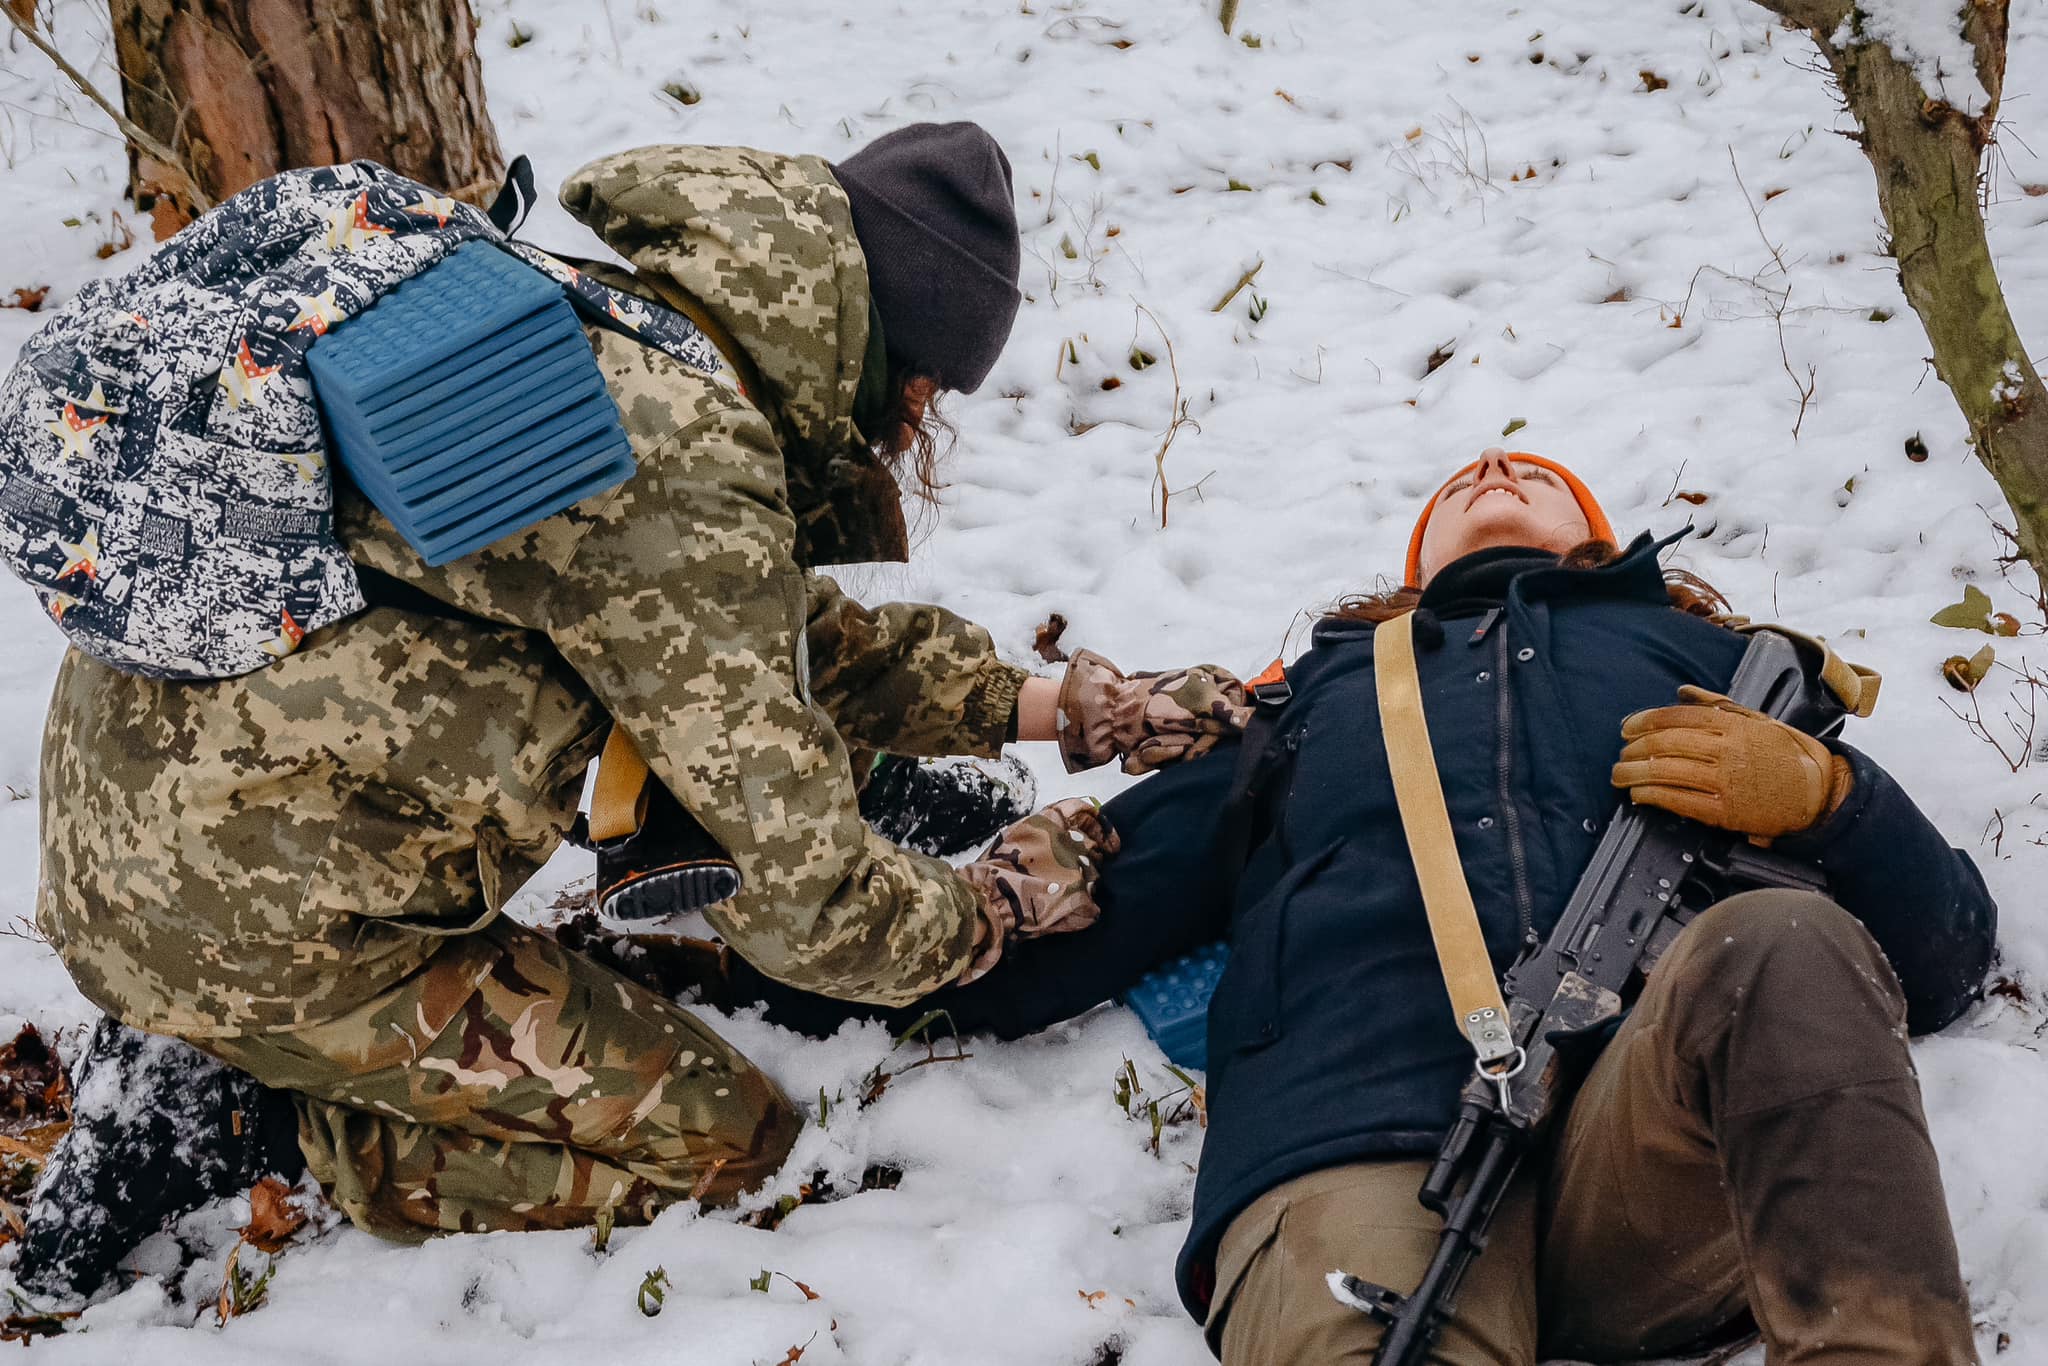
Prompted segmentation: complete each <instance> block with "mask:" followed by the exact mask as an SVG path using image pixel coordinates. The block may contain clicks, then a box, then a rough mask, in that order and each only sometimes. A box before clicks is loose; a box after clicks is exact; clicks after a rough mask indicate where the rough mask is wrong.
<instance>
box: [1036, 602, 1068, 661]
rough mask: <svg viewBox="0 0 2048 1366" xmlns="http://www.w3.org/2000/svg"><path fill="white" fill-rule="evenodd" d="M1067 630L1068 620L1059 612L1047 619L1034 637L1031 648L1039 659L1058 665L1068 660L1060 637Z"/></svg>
mask: <svg viewBox="0 0 2048 1366" xmlns="http://www.w3.org/2000/svg"><path fill="white" fill-rule="evenodd" d="M1066 629H1067V619H1066V618H1065V617H1063V616H1061V615H1060V614H1059V613H1058V612H1054V613H1053V614H1052V615H1051V616H1049V617H1047V618H1046V619H1045V621H1044V622H1043V623H1042V624H1041V625H1040V626H1039V628H1038V631H1037V633H1036V634H1035V635H1034V636H1033V637H1032V640H1031V648H1032V649H1034V650H1036V651H1037V652H1038V657H1039V658H1040V659H1042V660H1044V661H1045V662H1046V663H1048V664H1058V663H1060V662H1062V661H1063V660H1065V659H1066V657H1067V652H1066V651H1065V650H1062V649H1061V648H1060V637H1061V636H1062V635H1063V634H1065V632H1066Z"/></svg>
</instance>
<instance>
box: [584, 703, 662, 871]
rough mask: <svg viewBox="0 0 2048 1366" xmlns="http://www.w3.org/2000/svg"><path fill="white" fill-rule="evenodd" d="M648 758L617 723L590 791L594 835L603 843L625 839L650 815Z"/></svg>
mask: <svg viewBox="0 0 2048 1366" xmlns="http://www.w3.org/2000/svg"><path fill="white" fill-rule="evenodd" d="M648 777H649V774H648V772H647V761H646V760H645V759H643V758H641V757H640V751H639V750H637V749H635V748H633V741H632V739H631V738H630V737H629V736H627V734H626V732H625V729H624V727H622V726H620V725H618V724H617V723H616V722H614V723H613V725H612V733H611V735H610V736H609V737H607V738H606V740H605V742H604V753H603V754H602V755H600V756H599V757H598V761H597V786H596V787H595V788H594V789H592V791H591V794H590V838H591V839H593V840H595V841H596V842H598V843H600V844H603V843H606V842H609V841H611V840H616V839H624V838H625V837H626V836H628V835H630V834H633V833H634V832H635V831H637V830H639V828H640V822H641V821H643V820H645V819H646V818H647V782H648Z"/></svg>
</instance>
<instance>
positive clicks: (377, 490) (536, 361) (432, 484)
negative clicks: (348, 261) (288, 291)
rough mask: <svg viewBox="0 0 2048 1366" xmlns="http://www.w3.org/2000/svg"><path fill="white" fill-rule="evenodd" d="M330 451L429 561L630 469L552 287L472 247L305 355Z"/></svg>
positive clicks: (455, 553)
mask: <svg viewBox="0 0 2048 1366" xmlns="http://www.w3.org/2000/svg"><path fill="white" fill-rule="evenodd" d="M306 359H307V363H308V365H309V367H310V368H311V370H312V374H313V387H314V390H315V392H316V393H317V394H318V396H319V400H320V409H321V413H322V415H323V416H324V417H325V418H326V422H327V430H328V435H329V437H330V440H331V443H332V448H333V451H334V454H335V456H336V458H337V459H338V460H339V461H340V462H341V466H342V468H343V469H345V470H347V471H348V474H349V476H350V477H351V478H352V479H354V480H355V481H356V485H357V487H359V488H361V489H362V491H363V493H364V495H365V496H366V497H368V498H369V500H370V501H371V502H372V503H374V504H376V506H377V510H378V511H380V512H382V513H383V514H384V515H385V516H386V517H389V518H390V519H391V522H392V525H394V526H396V527H397V528H398V532H399V534H400V535H401V536H403V537H405V539H406V542H407V543H408V544H409V545H411V546H412V548H413V549H415V550H417V551H419V553H420V554H421V556H423V557H424V558H425V559H426V562H427V563H428V564H430V565H438V564H446V563H447V562H448V561H450V560H454V559H459V558H461V557H462V556H464V555H467V554H469V553H470V552H471V551H473V550H478V549H481V548H482V547H484V546H487V545H489V544H491V543H492V542H493V541H498V540H502V539H503V538H504V537H506V536H510V535H512V534H514V533H515V532H518V531H521V530H523V529H525V528H526V527H529V526H531V525H533V524H534V523H535V522H538V521H541V520H543V519H544V518H547V517H551V516H553V515H554V514H555V513H557V512H560V511H561V510H562V509H563V508H566V507H568V506H570V505H571V504H573V503H577V502H580V501H582V500H583V499H585V498H588V497H590V496H591V495H592V494H594V493H598V492H600V491H602V490H604V489H607V488H610V487H612V486H613V485H615V484H619V483H622V482H624V481H625V480H626V479H628V478H630V477H631V476H632V473H633V469H634V465H633V448H632V445H631V443H630V442H629V441H628V440H627V438H626V430H625V427H624V425H623V424H622V423H621V422H620V420H619V411H618V407H617V405H616V404H614V403H613V402H612V398H611V394H610V392H609V391H608V390H607V389H606V388H605V383H604V375H603V374H602V373H601V372H600V371H599V370H598V366H597V358H596V356H594V355H593V354H592V353H591V350H590V344H589V341H588V340H587V339H586V338H585V336H584V334H583V324H582V323H581V322H580V321H579V320H578V318H577V315H576V310H575V309H574V308H573V307H571V305H570V303H569V300H568V296H567V295H566V294H565V293H564V292H563V289H562V286H561V285H560V284H558V283H557V282H556V281H554V280H551V279H549V278H548V277H547V276H546V275H543V274H542V273H541V272H540V271H538V270H535V269H534V268H533V267H532V266H529V265H527V264H526V263H525V262H523V261H521V260H520V259H519V258H518V257H516V256H513V255H512V254H511V253H509V252H507V251H505V250H503V249H501V248H499V247H498V246H496V245H494V244H492V243H490V242H487V241H476V242H468V243H465V244H463V245H462V246H460V247H458V248H456V249H455V250H454V251H453V252H450V253H449V255H448V256H447V258H446V259H445V260H443V261H441V262H439V263H438V264H436V265H434V266H431V267H429V268H428V269H426V270H423V271H421V272H420V273H419V274H418V275H415V276H414V277H412V278H411V279H409V280H407V281H406V282H405V283H403V284H401V285H399V286H398V287H397V288H396V289H394V290H392V291H391V292H390V293H388V294H386V295H385V296H384V297H383V298H381V299H379V300H378V301H377V302H376V303H375V304H373V305H372V306H371V307H369V308H368V309H366V310H364V311H363V313H362V314H361V315H360V316H358V317H355V318H351V319H349V320H348V321H347V322H344V323H341V324H338V325H337V326H335V328H334V329H333V330H332V331H331V332H329V333H328V334H327V335H326V336H323V337H322V338H321V339H320V340H319V341H318V342H316V343H314V345H313V347H312V349H311V350H310V351H309V352H308V353H307V357H306Z"/></svg>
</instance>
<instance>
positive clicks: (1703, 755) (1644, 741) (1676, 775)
mask: <svg viewBox="0 0 2048 1366" xmlns="http://www.w3.org/2000/svg"><path fill="white" fill-rule="evenodd" d="M1678 700H1679V704H1680V705H1678V706H1675V707H1655V708H1652V709H1651V710H1649V711H1639V712H1637V713H1635V714H1634V715H1633V716H1630V717H1629V718H1628V719H1627V720H1625V721H1623V722H1622V723H1621V738H1622V739H1624V740H1626V741H1627V742H1628V743H1627V745H1625V746H1624V747H1623V748H1622V751H1621V758H1620V761H1619V762H1618V763H1616V764H1615V765H1614V785H1615V786H1616V787H1620V788H1626V789H1628V794H1629V799H1630V800H1631V801H1634V802H1638V803H1641V804H1643V805H1646V806H1658V807H1662V808H1663V809H1664V810H1666V811H1670V812H1673V813H1674V814H1676V815H1680V816H1686V817H1689V818H1690V819H1692V820H1696V821H1699V822H1701V823H1702V824H1705V825H1711V826H1713V827H1715V828H1716V829H1719V830H1732V831H1735V832H1736V833H1737V834H1742V835H1750V836H1753V837H1755V838H1758V839H1771V838H1775V837H1777V836H1779V835H1793V834H1797V833H1799V832H1800V831H1802V830H1810V829H1812V828H1813V827H1814V826H1816V825H1818V824H1820V822H1821V821H1822V820H1824V819H1825V818H1827V817H1828V816H1830V815H1832V814H1834V812H1835V810H1836V809H1837V808H1838V807H1840V806H1841V804H1842V802H1843V799H1845V798H1846V797H1847V796H1848V795H1849V787H1850V784H1851V782H1852V781H1853V780H1852V778H1851V775H1850V769H1849V762H1848V760H1846V759H1844V758H1842V757H1841V756H1840V755H1838V754H1835V753H1834V752H1832V751H1831V750H1829V749H1828V747H1827V746H1826V745H1824V744H1822V743H1821V742H1820V741H1818V740H1816V739H1814V738H1813V737H1812V736H1811V735H1807V734H1805V733H1804V732H1802V731H1798V730H1794V729H1793V728H1792V727H1791V726H1788V725H1786V724H1785V723H1784V722H1782V721H1777V720H1773V719H1772V718H1770V717H1768V716H1765V715H1764V714H1763V713H1762V712H1759V711H1752V710H1750V709H1749V708H1748V707H1744V706H1740V705H1738V704H1736V703H1734V702H1731V701H1729V700H1728V699H1727V698H1725V697H1723V696H1721V694H1719V693H1715V692H1708V691H1707V690H1706V689H1705V688H1696V687H1693V686H1692V685H1691V684H1687V685H1686V686H1684V687H1682V688H1680V689H1679V690H1678Z"/></svg>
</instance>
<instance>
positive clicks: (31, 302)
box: [0, 285, 50, 313]
mask: <svg viewBox="0 0 2048 1366" xmlns="http://www.w3.org/2000/svg"><path fill="white" fill-rule="evenodd" d="M48 297H50V287H49V286H48V285H30V286H28V287H26V288H22V289H17V290H15V291H14V295H13V297H12V298H8V299H0V308H18V309H20V310H21V311H22V312H24V313H33V312H35V311H36V310H37V309H39V308H41V307H42V306H43V300H44V299H47V298H48Z"/></svg>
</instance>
